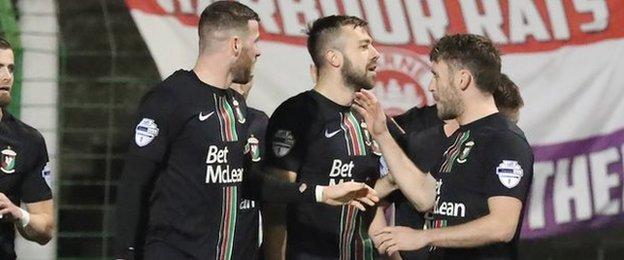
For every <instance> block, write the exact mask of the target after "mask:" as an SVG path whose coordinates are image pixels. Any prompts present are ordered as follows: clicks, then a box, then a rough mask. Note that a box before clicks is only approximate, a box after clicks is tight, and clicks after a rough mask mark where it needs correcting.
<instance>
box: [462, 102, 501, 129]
mask: <svg viewBox="0 0 624 260" xmlns="http://www.w3.org/2000/svg"><path fill="white" fill-rule="evenodd" d="M496 112H498V109H497V108H496V103H494V98H493V97H492V95H487V96H479V97H478V98H467V99H465V100H464V112H463V113H462V114H461V115H460V116H459V117H457V122H459V124H460V125H466V124H469V123H472V122H474V121H477V120H479V119H481V118H484V117H486V116H489V115H491V114H494V113H496Z"/></svg>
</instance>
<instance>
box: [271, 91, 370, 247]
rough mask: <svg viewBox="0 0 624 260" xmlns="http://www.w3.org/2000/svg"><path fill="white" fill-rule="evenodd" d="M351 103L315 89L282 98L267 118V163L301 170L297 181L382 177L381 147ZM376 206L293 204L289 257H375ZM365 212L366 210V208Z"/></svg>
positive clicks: (334, 181)
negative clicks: (372, 231)
mask: <svg viewBox="0 0 624 260" xmlns="http://www.w3.org/2000/svg"><path fill="white" fill-rule="evenodd" d="M364 126H365V124H363V123H362V120H361V119H360V118H359V117H358V116H356V112H354V111H352V110H351V109H350V108H349V107H345V106H340V105H338V104H336V103H334V102H332V101H331V100H329V99H327V98H326V97H324V96H322V95H321V94H319V93H318V92H316V91H314V90H311V91H306V92H303V93H301V94H299V95H297V96H294V97H292V98H290V99H288V100H287V101H285V102H284V103H282V104H281V105H280V106H279V107H278V108H277V109H276V110H275V112H274V113H273V115H272V116H271V119H270V120H269V127H268V131H267V149H271V151H270V152H269V153H267V164H268V165H269V166H272V167H276V168H280V169H284V170H288V171H293V172H296V173H297V181H299V182H305V183H308V184H309V186H310V187H313V186H315V185H332V184H337V183H340V182H344V181H352V180H353V181H358V182H366V183H369V184H371V183H372V182H373V181H375V180H376V179H378V177H379V167H380V162H379V156H380V153H379V149H378V146H377V145H376V143H375V142H374V141H373V140H372V138H371V136H370V134H369V133H368V131H367V130H366V128H365V127H364ZM373 212H374V210H373V209H369V210H367V211H366V212H360V211H359V210H358V209H357V208H355V207H352V206H343V207H332V206H327V205H322V204H298V205H293V204H289V205H288V209H287V229H288V236H287V238H288V241H287V249H286V259H339V258H340V259H349V258H350V259H371V258H373V257H374V255H375V251H374V248H373V244H372V241H371V239H370V238H369V237H368V232H367V231H368V227H369V225H370V221H371V220H372V213H373ZM364 213H366V214H364Z"/></svg>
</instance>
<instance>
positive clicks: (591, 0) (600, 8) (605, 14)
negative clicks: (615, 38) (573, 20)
mask: <svg viewBox="0 0 624 260" xmlns="http://www.w3.org/2000/svg"><path fill="white" fill-rule="evenodd" d="M574 7H575V9H576V10H577V11H578V12H581V13H585V12H590V13H592V15H593V16H594V20H593V21H592V22H589V23H584V24H581V30H582V31H583V32H586V33H591V32H598V31H602V30H604V29H606V28H607V26H608V25H609V8H607V3H606V2H605V1H595V0H574Z"/></svg>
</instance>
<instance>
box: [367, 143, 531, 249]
mask: <svg viewBox="0 0 624 260" xmlns="http://www.w3.org/2000/svg"><path fill="white" fill-rule="evenodd" d="M479 149H481V151H485V152H484V153H483V154H484V156H483V158H473V159H474V160H481V163H482V165H483V171H482V172H480V174H483V178H482V180H483V187H484V189H483V193H484V194H485V195H486V196H487V198H488V200H487V203H488V210H489V213H488V214H487V215H485V216H483V217H480V218H478V219H476V220H473V221H470V222H467V223H465V224H461V225H457V226H452V227H443V228H439V229H429V230H425V231H416V230H412V229H408V228H404V227H395V228H388V229H386V230H383V231H382V232H380V233H379V234H378V236H379V238H378V239H377V241H383V242H381V244H379V247H378V249H380V251H386V252H388V253H392V252H394V251H396V250H417V249H420V248H422V247H424V246H427V245H430V246H437V247H478V246H483V245H488V244H492V243H502V242H509V241H510V240H512V239H513V238H514V236H516V235H517V234H516V231H517V228H518V224H519V221H520V218H521V215H520V214H521V212H522V206H523V201H524V200H525V198H526V195H527V193H528V190H529V186H530V183H531V179H532V177H533V155H532V152H531V150H530V147H529V145H528V144H527V143H526V141H524V139H521V138H519V137H518V136H515V135H514V134H510V133H499V134H497V135H494V136H492V138H491V139H490V141H489V142H486V143H484V144H482V147H481V148H479Z"/></svg>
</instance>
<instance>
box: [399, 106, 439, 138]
mask: <svg viewBox="0 0 624 260" xmlns="http://www.w3.org/2000/svg"><path fill="white" fill-rule="evenodd" d="M394 119H395V121H396V122H397V123H398V124H399V126H401V127H402V128H403V129H405V131H406V132H414V131H419V130H422V129H426V128H429V127H432V126H437V125H442V124H443V123H444V122H443V121H442V120H440V119H439V118H438V109H437V107H436V105H431V106H423V107H413V108H411V109H409V110H407V111H406V112H405V113H403V114H400V115H397V116H395V117H394Z"/></svg>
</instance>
